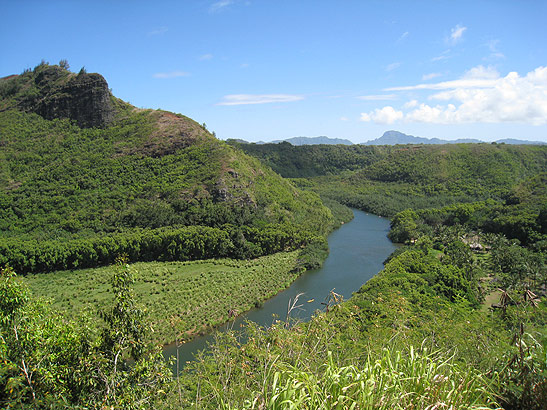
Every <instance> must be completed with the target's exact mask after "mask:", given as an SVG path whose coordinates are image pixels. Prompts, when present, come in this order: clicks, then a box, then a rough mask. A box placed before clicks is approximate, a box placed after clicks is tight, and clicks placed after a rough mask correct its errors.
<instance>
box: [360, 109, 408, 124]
mask: <svg viewBox="0 0 547 410" xmlns="http://www.w3.org/2000/svg"><path fill="white" fill-rule="evenodd" d="M402 118H403V112H402V111H397V110H396V109H395V108H393V107H391V106H387V107H384V108H381V109H379V108H377V109H375V110H374V111H373V112H371V113H368V114H367V113H361V118H360V119H361V121H371V120H372V121H374V122H375V123H377V124H393V123H394V122H395V121H398V120H400V119H402Z"/></svg>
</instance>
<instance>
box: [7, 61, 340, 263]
mask: <svg viewBox="0 0 547 410" xmlns="http://www.w3.org/2000/svg"><path fill="white" fill-rule="evenodd" d="M82 76H91V74H87V73H83V74H82V73H80V74H78V75H76V74H73V73H70V72H69V71H67V70H65V69H63V68H61V67H59V66H49V65H45V64H41V65H39V66H37V67H36V68H35V69H34V70H33V71H27V72H25V73H23V74H22V75H20V76H16V77H13V78H9V79H2V80H0V85H1V87H0V90H1V91H2V96H3V97H4V98H3V99H2V100H0V107H2V109H1V110H0V145H1V146H2V150H1V151H0V164H1V165H0V204H1V206H0V261H1V263H10V262H13V261H14V259H13V258H18V260H19V262H18V264H19V265H18V266H20V267H21V268H22V269H27V268H29V267H30V270H36V269H44V270H50V269H53V268H58V267H59V266H61V267H62V266H65V267H66V268H71V267H75V266H76V265H74V266H71V265H70V263H72V262H71V261H72V260H73V259H75V258H76V259H77V260H83V262H84V263H83V266H90V264H92V263H93V260H97V259H100V257H98V256H93V255H92V256H91V257H90V258H87V257H85V256H84V257H82V256H81V254H82V252H84V251H81V250H80V249H83V248H86V247H87V248H89V247H90V246H91V247H93V248H94V250H93V252H94V255H97V254H101V252H102V251H100V250H97V249H96V242H97V241H96V238H100V237H103V236H105V235H107V236H108V235H115V236H116V238H117V239H116V241H118V242H119V241H120V238H126V237H127V238H129V239H128V241H133V239H131V238H135V236H139V235H141V233H142V232H143V230H144V231H146V230H150V229H158V228H164V229H167V228H168V227H169V228H173V229H175V228H176V229H180V228H182V227H185V226H195V225H203V226H208V227H213V228H217V229H220V230H225V227H226V226H227V225H229V226H231V227H249V228H253V229H258V230H260V229H262V228H263V227H265V226H266V225H271V224H274V225H277V226H279V227H280V228H279V229H280V230H284V231H287V229H289V230H291V229H293V230H294V229H298V230H300V231H305V232H309V233H310V234H312V235H319V236H322V235H324V234H325V233H326V232H328V231H329V229H331V224H332V222H333V220H332V215H331V213H330V211H329V210H328V209H327V208H325V207H324V206H323V205H322V203H321V201H320V200H319V198H318V197H317V196H316V195H315V194H313V193H310V192H302V191H300V190H299V189H297V188H295V187H294V186H293V185H292V184H291V183H290V182H288V181H287V180H284V179H282V178H280V177H279V176H278V175H276V174H275V173H274V172H272V171H271V170H270V169H268V168H267V167H264V166H262V165H261V164H260V163H259V162H258V161H257V160H256V159H253V158H251V157H249V156H247V155H245V154H243V153H241V152H240V151H237V150H234V149H233V148H232V147H230V146H228V145H227V144H225V143H224V142H221V141H218V140H217V139H216V138H214V136H213V135H211V134H210V133H209V132H208V131H207V130H206V129H205V128H204V127H203V126H201V125H199V124H197V123H196V122H194V121H192V120H191V119H189V118H187V117H184V116H182V115H178V114H172V113H169V112H165V111H155V110H142V109H137V108H135V107H132V106H130V105H129V104H126V103H124V102H122V101H120V100H118V99H116V98H115V97H113V96H112V95H110V94H109V95H108V99H107V101H106V102H105V101H103V100H102V99H101V100H99V101H95V100H94V101H91V102H90V103H89V104H91V106H90V107H88V108H90V109H93V108H94V107H95V105H97V104H98V105H99V106H100V107H99V108H97V109H98V110H103V111H107V110H110V114H109V115H108V116H106V117H108V121H106V122H104V123H102V124H101V126H100V127H99V126H96V127H90V126H85V127H84V126H83V125H80V124H79V122H80V121H81V120H82V119H81V116H82V114H81V110H75V109H72V108H70V107H71V106H70V102H71V101H72V99H71V98H72V97H71V96H72V94H71V93H83V91H82V89H85V87H87V85H86V84H87V83H86V82H84V83H83V85H82V84H80V83H79V82H77V81H76V80H77V78H80V77H82ZM93 76H95V75H93ZM96 76H98V75H96ZM99 77H100V76H99ZM93 78H95V77H93ZM101 78H102V77H101ZM105 84H106V82H105ZM94 92H95V91H93V92H92V94H93V93H94ZM84 94H85V93H84ZM29 96H34V97H33V98H30V97H29ZM63 101H65V102H66V101H68V102H66V104H69V108H67V109H65V110H57V111H55V110H53V111H54V112H57V113H58V114H59V116H60V118H54V119H46V118H44V117H48V116H49V114H50V113H51V112H50V111H51V110H49V111H47V114H48V115H46V114H44V112H43V110H42V108H43V107H44V106H47V107H50V108H51V104H52V102H58V103H59V105H60V106H63V104H61V102H63ZM78 101H79V100H78ZM101 104H102V105H101ZM84 111H85V110H84ZM67 115H68V116H69V117H68V118H64V117H63V116H67ZM70 116H72V117H70ZM232 231H233V229H231V232H232ZM287 232H288V231H287ZM234 235H235V234H234ZM141 236H142V235H141ZM236 236H237V235H236ZM234 238H235V237H234ZM239 239H240V241H247V237H245V232H244V231H241V230H240V231H239ZM67 241H69V242H70V241H72V242H70V243H74V241H76V242H77V244H76V245H74V246H72V248H74V249H76V248H77V250H75V251H72V250H70V249H69V250H67V249H66V243H68V242H67ZM78 241H80V242H78ZM81 241H84V242H85V241H87V242H85V246H84V245H82V242H81ZM46 242H47V246H46V248H47V249H44V247H43V246H45V245H43V244H44V243H46ZM251 242H252V240H251ZM132 243H133V242H132ZM58 245H59V246H60V247H59V246H58ZM135 246H140V244H139V243H138V242H137V243H136V244H135ZM166 246H167V245H166ZM82 247H83V248H82ZM17 249H20V250H21V252H19V254H18V251H17ZM51 249H55V251H54V252H53V251H51ZM8 250H9V252H10V253H9V254H8V253H7V252H8ZM51 252H53V253H55V255H54V256H49V255H50V254H51ZM74 252H76V253H78V255H76V256H74V255H72V254H73V253H74ZM112 252H114V251H112ZM264 252H267V251H266V250H264ZM264 252H262V253H261V252H260V251H258V252H255V253H257V254H264ZM127 253H130V254H134V255H136V257H137V258H139V257H140V256H138V255H139V254H140V253H139V251H138V250H136V251H135V252H133V249H129V252H127ZM46 254H47V255H46ZM65 254H66V255H68V254H70V255H69V256H66V255H65ZM17 255H19V256H17ZM44 255H46V256H44ZM2 256H3V258H2ZM219 256H237V255H229V254H228V255H219ZM243 256H244V255H243ZM114 258H115V255H114V254H112V255H110V256H109V258H108V259H109V260H110V261H111V260H113V259H114ZM34 259H40V260H41V261H42V262H43V261H44V260H51V261H50V262H47V263H45V265H44V266H42V267H41V268H37V267H36V263H34V262H33V260H34ZM59 259H63V260H65V262H64V264H65V265H63V264H62V263H61V264H59V262H58V260H59ZM48 263H49V265H51V266H49V265H48ZM12 264H13V263H12ZM77 266H82V263H80V262H78V265H77Z"/></svg>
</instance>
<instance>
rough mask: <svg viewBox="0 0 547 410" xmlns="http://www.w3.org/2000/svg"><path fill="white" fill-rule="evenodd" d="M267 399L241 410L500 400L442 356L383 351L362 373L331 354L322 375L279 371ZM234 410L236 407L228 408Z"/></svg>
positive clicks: (473, 405)
mask: <svg viewBox="0 0 547 410" xmlns="http://www.w3.org/2000/svg"><path fill="white" fill-rule="evenodd" d="M269 379H270V380H269V383H270V394H269V397H265V398H264V399H265V400H264V399H262V398H261V399H259V400H257V399H256V398H254V399H248V400H247V401H246V402H245V403H244V405H243V407H240V409H246V410H248V409H263V408H268V409H271V410H281V409H283V410H290V409H295V410H296V409H298V410H303V409H310V410H311V409H313V410H317V409H325V410H330V409H377V410H382V409H386V410H388V409H389V410H392V409H429V410H433V409H491V408H497V407H498V406H497V403H496V399H495V397H494V394H493V393H492V390H491V389H490V386H489V382H488V380H487V378H485V377H483V375H481V374H480V373H479V372H477V371H476V370H474V369H471V368H469V367H464V366H462V365H460V364H458V363H456V362H455V361H454V360H453V358H452V357H449V358H444V357H443V356H442V355H440V354H438V353H428V352H427V351H424V352H422V353H418V352H416V351H415V350H414V349H413V348H410V350H409V352H407V353H406V354H405V353H403V352H401V351H394V352H393V351H390V350H388V349H383V350H382V352H381V354H380V357H378V358H373V357H371V356H370V355H369V357H368V359H367V360H366V362H365V364H364V365H363V366H362V367H356V366H353V365H350V366H344V367H340V366H338V365H337V364H335V363H334V360H333V357H332V353H331V352H329V353H328V358H327V361H326V363H325V364H324V366H323V368H322V372H320V373H319V374H315V373H313V372H310V371H307V370H306V369H304V368H302V367H300V366H298V365H297V366H290V365H279V366H277V367H276V370H275V371H272V372H271V374H270V375H269ZM225 408H226V409H230V410H235V407H230V406H226V407H225Z"/></svg>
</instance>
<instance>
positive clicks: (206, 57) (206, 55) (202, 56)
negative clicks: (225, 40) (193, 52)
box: [199, 53, 213, 61]
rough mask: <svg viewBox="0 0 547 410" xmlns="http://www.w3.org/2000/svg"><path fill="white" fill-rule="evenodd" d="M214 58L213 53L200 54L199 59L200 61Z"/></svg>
mask: <svg viewBox="0 0 547 410" xmlns="http://www.w3.org/2000/svg"><path fill="white" fill-rule="evenodd" d="M212 59H213V55H212V54H209V53H207V54H202V55H200V56H199V60H200V61H207V60H212Z"/></svg>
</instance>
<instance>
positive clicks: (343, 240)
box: [164, 210, 395, 368]
mask: <svg viewBox="0 0 547 410" xmlns="http://www.w3.org/2000/svg"><path fill="white" fill-rule="evenodd" d="M353 213H354V216H355V217H354V219H353V220H351V221H350V222H348V223H346V224H344V225H342V226H341V227H340V228H339V229H337V230H336V231H334V232H332V233H331V234H330V235H329V238H328V241H329V249H330V253H329V256H328V258H327V259H326V260H325V263H324V264H323V267H322V268H321V269H316V270H312V271H308V272H305V273H304V274H302V275H301V276H300V277H299V278H298V279H296V280H295V281H294V282H293V284H292V285H291V286H290V287H289V288H287V289H286V290H284V291H282V292H280V293H278V294H277V295H276V296H274V297H273V298H271V299H269V300H267V301H266V302H264V304H263V306H262V307H260V308H257V309H253V310H250V311H248V312H246V313H244V314H242V315H240V316H239V317H238V318H237V319H236V320H235V321H232V322H230V323H229V324H227V325H224V326H222V327H220V328H219V329H218V330H217V331H222V330H225V329H226V327H227V326H231V327H233V328H234V329H235V328H239V326H240V324H242V323H244V322H245V321H246V320H251V321H253V322H255V323H258V324H259V325H261V326H269V325H271V324H272V321H273V320H275V318H274V315H276V316H277V317H279V318H280V319H285V316H286V313H287V305H288V302H289V299H292V298H294V297H295V296H296V295H298V294H299V293H303V294H304V295H303V296H301V297H300V299H299V304H303V306H302V308H301V309H299V310H296V311H293V312H292V314H291V317H293V318H299V319H301V320H308V319H309V318H310V317H311V315H312V314H313V313H314V312H315V311H316V310H317V309H321V308H323V305H321V302H324V301H325V298H326V297H327V296H328V295H329V293H330V291H331V290H333V289H334V292H336V293H338V294H340V295H342V296H343V297H344V300H347V299H349V298H350V297H351V295H352V293H353V292H355V291H356V290H358V289H359V288H360V287H361V286H362V285H363V284H364V283H365V282H366V281H368V280H369V279H370V278H372V277H373V276H374V275H375V274H377V273H378V272H379V271H380V270H381V269H382V267H383V265H382V262H383V261H384V260H385V259H386V258H387V257H388V256H389V255H390V254H391V253H392V252H393V251H394V250H395V246H394V245H393V244H392V243H391V242H390V241H389V239H388V238H387V233H388V231H389V220H388V219H384V218H381V217H378V216H375V215H371V214H367V213H364V212H362V211H358V210H354V211H353ZM213 338H214V336H213V335H212V334H208V335H205V336H200V337H197V338H195V339H192V340H191V341H190V342H188V343H185V344H183V345H180V346H179V347H178V356H179V367H181V368H182V367H184V364H185V363H186V361H188V360H192V358H193V356H194V354H195V353H196V352H197V351H199V350H202V349H205V348H206V347H207V343H210V342H211V341H212V340H213ZM176 354H177V348H176V346H174V345H171V346H168V347H166V348H165V350H164V355H165V356H166V357H169V356H176Z"/></svg>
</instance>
